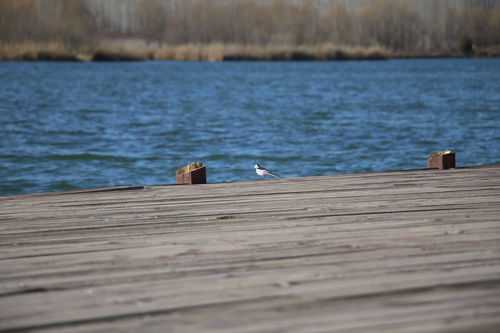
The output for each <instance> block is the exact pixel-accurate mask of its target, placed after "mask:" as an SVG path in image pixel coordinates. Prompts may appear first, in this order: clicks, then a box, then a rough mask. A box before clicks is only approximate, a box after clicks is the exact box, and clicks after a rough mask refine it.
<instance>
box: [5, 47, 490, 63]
mask: <svg viewBox="0 0 500 333" xmlns="http://www.w3.org/2000/svg"><path fill="white" fill-rule="evenodd" d="M474 55H476V56H482V57H499V56H500V48H489V49H482V50H481V49H479V50H476V51H475V53H474ZM459 56H463V54H462V53H460V52H458V51H452V52H446V53H444V52H441V53H419V52H411V53H402V52H394V51H391V50H388V49H385V48H382V47H349V46H336V45H333V44H320V45H300V46H294V45H238V44H229V45H227V44H216V43H213V44H206V45H205V44H187V45H170V46H162V47H147V46H133V47H132V46H102V47H87V48H85V49H79V50H73V49H70V48H68V47H66V46H64V45H62V44H57V43H52V44H36V43H17V44H10V45H0V60H34V61H36V60H39V61H144V60H165V61H239V60H256V61H259V60H264V61H273V60H276V61H288V60H289V61H299V60H309V61H315V60H319V61H325V60H375V59H377V60H383V59H391V58H419V57H459Z"/></svg>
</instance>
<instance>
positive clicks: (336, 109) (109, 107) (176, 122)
mask: <svg viewBox="0 0 500 333" xmlns="http://www.w3.org/2000/svg"><path fill="white" fill-rule="evenodd" d="M499 78H500V59H439V60H437V59H435V60H429V59H427V60H391V61H361V62H234V63H227V62H225V63H180V62H136V63H46V62H1V63H0V116H1V118H0V120H1V125H0V129H1V133H2V135H1V137H0V194H2V195H5V194H17V193H32V192H46V191H61V190H70V189H79V188H93V187H103V186H114V185H153V184H166V183H174V182H175V170H176V169H178V168H180V167H182V166H184V165H186V164H189V163H191V162H193V161H198V162H203V163H205V164H206V165H207V173H208V175H207V177H208V182H211V183H212V182H228V181H243V180H251V179H256V178H257V177H258V176H257V175H256V174H255V173H254V170H253V165H254V164H255V163H260V164H262V165H264V166H265V167H267V168H269V169H271V170H273V171H274V172H275V173H277V174H279V175H281V176H282V177H298V176H310V175H323V174H335V173H352V172H367V171H379V170H396V169H412V168H423V167H425V166H426V159H427V157H428V155H429V152H431V151H438V150H443V149H447V148H449V149H453V150H455V151H456V153H457V165H459V166H465V165H479V164H485V163H498V162H500V79H499Z"/></svg>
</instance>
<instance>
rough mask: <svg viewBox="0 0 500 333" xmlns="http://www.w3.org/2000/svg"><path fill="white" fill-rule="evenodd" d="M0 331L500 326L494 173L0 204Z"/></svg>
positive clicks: (26, 198) (87, 194)
mask: <svg viewBox="0 0 500 333" xmlns="http://www.w3.org/2000/svg"><path fill="white" fill-rule="evenodd" d="M0 228H1V233H0V332H27V331H29V332H419V331H423V332H500V165H491V166H485V167H481V168H462V169H453V170H447V171H437V170H416V171H401V172H380V173H367V174H348V175H334V176H320V177H306V178H294V179H281V180H259V181H251V182H240V183H221V184H207V185H189V186H188V185H178V186H174V185H172V186H154V187H131V188H127V187H124V188H115V189H113V190H108V189H102V190H91V191H82V192H74V193H56V194H45V195H20V196H4V197H0Z"/></svg>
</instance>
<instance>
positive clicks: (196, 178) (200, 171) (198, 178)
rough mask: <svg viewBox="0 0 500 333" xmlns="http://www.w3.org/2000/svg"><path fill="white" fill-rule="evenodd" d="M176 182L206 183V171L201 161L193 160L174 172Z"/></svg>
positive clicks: (189, 183)
mask: <svg viewBox="0 0 500 333" xmlns="http://www.w3.org/2000/svg"><path fill="white" fill-rule="evenodd" d="M175 182H176V184H188V185H191V184H206V183H207V171H206V167H205V166H204V165H203V163H199V162H194V163H191V164H189V165H186V166H185V167H183V168H181V169H179V170H177V171H176V172H175Z"/></svg>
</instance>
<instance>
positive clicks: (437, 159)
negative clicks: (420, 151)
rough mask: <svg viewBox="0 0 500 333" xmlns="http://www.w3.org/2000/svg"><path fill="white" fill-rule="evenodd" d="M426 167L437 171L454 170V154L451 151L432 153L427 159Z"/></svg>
mask: <svg viewBox="0 0 500 333" xmlns="http://www.w3.org/2000/svg"><path fill="white" fill-rule="evenodd" d="M427 167H428V168H430V169H439V170H445V169H452V168H455V153H454V152H452V151H451V150H445V151H441V152H438V153H436V152H432V153H431V157H430V158H428V159H427Z"/></svg>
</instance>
